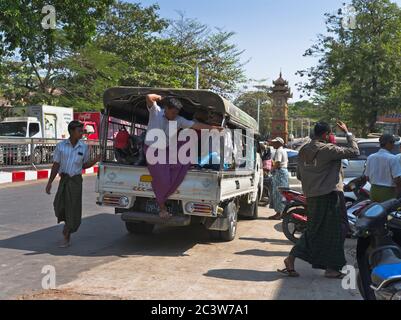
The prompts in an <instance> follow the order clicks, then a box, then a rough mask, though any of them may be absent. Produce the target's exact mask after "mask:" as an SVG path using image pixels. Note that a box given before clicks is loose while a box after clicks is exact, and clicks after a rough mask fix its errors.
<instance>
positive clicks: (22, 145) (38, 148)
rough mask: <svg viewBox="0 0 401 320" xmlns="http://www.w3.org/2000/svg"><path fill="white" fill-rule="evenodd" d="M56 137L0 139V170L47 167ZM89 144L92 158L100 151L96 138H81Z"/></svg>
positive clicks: (51, 156) (57, 141) (51, 160)
mask: <svg viewBox="0 0 401 320" xmlns="http://www.w3.org/2000/svg"><path fill="white" fill-rule="evenodd" d="M60 141H63V140H57V139H25V138H1V139H0V170H7V169H14V168H19V169H22V168H33V169H36V168H38V167H49V166H50V165H51V164H52V163H53V154H54V150H55V149H56V145H57V143H59V142H60ZM83 141H84V142H85V143H86V144H87V145H89V152H90V158H91V159H94V158H95V156H96V155H97V154H99V153H100V143H99V141H98V140H83Z"/></svg>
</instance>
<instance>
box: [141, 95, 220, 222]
mask: <svg viewBox="0 0 401 320" xmlns="http://www.w3.org/2000/svg"><path fill="white" fill-rule="evenodd" d="M158 102H163V105H164V106H165V108H164V109H162V108H161V107H160V106H159V105H158V104H157V103H158ZM146 104H147V107H148V110H149V123H148V130H147V134H146V139H145V154H146V158H147V162H148V169H149V172H150V174H151V176H152V188H153V191H154V193H155V195H156V201H157V203H158V204H159V207H160V217H161V218H163V219H168V218H170V217H171V215H170V214H169V212H168V211H167V208H166V201H167V199H168V198H169V197H170V196H171V195H172V194H174V192H176V190H177V189H178V187H179V186H180V185H181V183H182V182H183V181H184V179H185V176H186V174H187V172H188V170H189V168H190V165H191V164H182V163H181V162H180V159H179V157H178V156H177V157H172V158H175V159H176V160H177V161H176V163H174V162H172V161H170V157H169V153H170V151H171V152H177V151H175V150H170V148H169V142H171V141H177V132H169V131H170V127H172V126H171V124H172V122H174V124H175V127H176V131H178V130H180V129H189V128H190V129H194V130H213V129H217V130H219V131H221V130H223V128H221V127H216V126H210V125H207V124H203V123H195V122H193V121H190V120H187V119H185V118H183V117H181V116H179V112H180V110H181V109H182V108H183V106H182V104H181V102H180V101H179V100H178V99H176V98H170V97H167V98H165V99H163V98H162V97H161V96H159V95H157V94H149V95H148V96H147V97H146ZM156 131H157V132H156ZM161 131H163V132H164V134H165V137H166V141H165V144H164V146H163V144H160V141H159V140H158V139H156V141H155V139H154V138H152V137H154V136H157V137H159V135H158V134H160V132H161ZM170 134H171V135H170ZM155 142H156V143H155ZM180 146H181V145H180V144H178V146H177V150H179V148H180ZM160 153H162V154H163V157H162V158H163V160H164V161H163V162H156V163H155V161H154V159H157V158H158V156H159V155H160ZM151 158H152V159H151Z"/></svg>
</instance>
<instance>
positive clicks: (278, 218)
mask: <svg viewBox="0 0 401 320" xmlns="http://www.w3.org/2000/svg"><path fill="white" fill-rule="evenodd" d="M267 220H270V221H280V220H281V215H278V214H276V215H274V216H272V217H269V218H267Z"/></svg>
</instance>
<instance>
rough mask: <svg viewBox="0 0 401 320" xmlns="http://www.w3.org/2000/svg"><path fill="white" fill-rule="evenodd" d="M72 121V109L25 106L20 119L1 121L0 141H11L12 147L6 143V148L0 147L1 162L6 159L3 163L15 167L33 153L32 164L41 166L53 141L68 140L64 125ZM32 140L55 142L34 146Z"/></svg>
mask: <svg viewBox="0 0 401 320" xmlns="http://www.w3.org/2000/svg"><path fill="white" fill-rule="evenodd" d="M72 120H73V109H71V108H63V107H56V106H48V105H36V106H28V107H27V108H26V111H25V115H24V116H19V117H9V118H5V119H4V120H3V121H1V122H0V139H7V140H8V141H9V140H10V139H15V145H10V144H7V148H6V145H0V153H2V158H3V161H4V158H9V159H10V160H9V161H7V162H13V163H15V162H17V164H19V163H21V162H24V161H26V160H27V159H30V158H31V157H32V152H33V159H34V163H35V164H41V163H42V162H44V161H46V159H49V157H50V155H51V153H52V152H53V150H54V145H55V143H56V142H57V140H61V139H66V138H68V136H69V134H68V125H69V123H70V122H71V121H72ZM23 139H25V141H22V140H23ZM32 139H54V140H55V141H54V144H51V145H50V144H49V146H46V145H45V144H44V143H42V144H34V143H32V141H33V140H32ZM46 141H48V140H46ZM5 153H6V154H5Z"/></svg>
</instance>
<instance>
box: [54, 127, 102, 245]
mask: <svg viewBox="0 0 401 320" xmlns="http://www.w3.org/2000/svg"><path fill="white" fill-rule="evenodd" d="M68 132H69V134H70V138H69V139H67V140H64V141H62V142H60V143H59V144H57V147H56V150H55V151H54V157H53V158H54V163H53V167H52V171H51V174H50V178H49V182H48V184H47V186H46V193H47V194H50V191H51V187H52V183H53V181H54V179H55V178H56V176H57V174H60V177H61V180H60V184H59V187H58V191H57V194H56V197H55V199H54V203H53V205H54V211H55V214H56V217H57V219H58V223H60V222H65V225H64V229H63V235H64V242H63V243H62V245H61V246H60V248H67V247H69V246H70V239H71V234H72V233H75V232H77V231H78V228H79V226H80V225H81V219H82V169H88V168H91V167H93V166H94V165H95V164H96V163H97V162H99V161H100V156H97V157H96V159H94V160H92V161H90V160H89V149H88V146H87V145H86V144H85V143H84V142H82V141H81V139H82V135H83V124H82V123H80V122H78V121H72V122H71V123H70V124H69V126H68Z"/></svg>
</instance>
